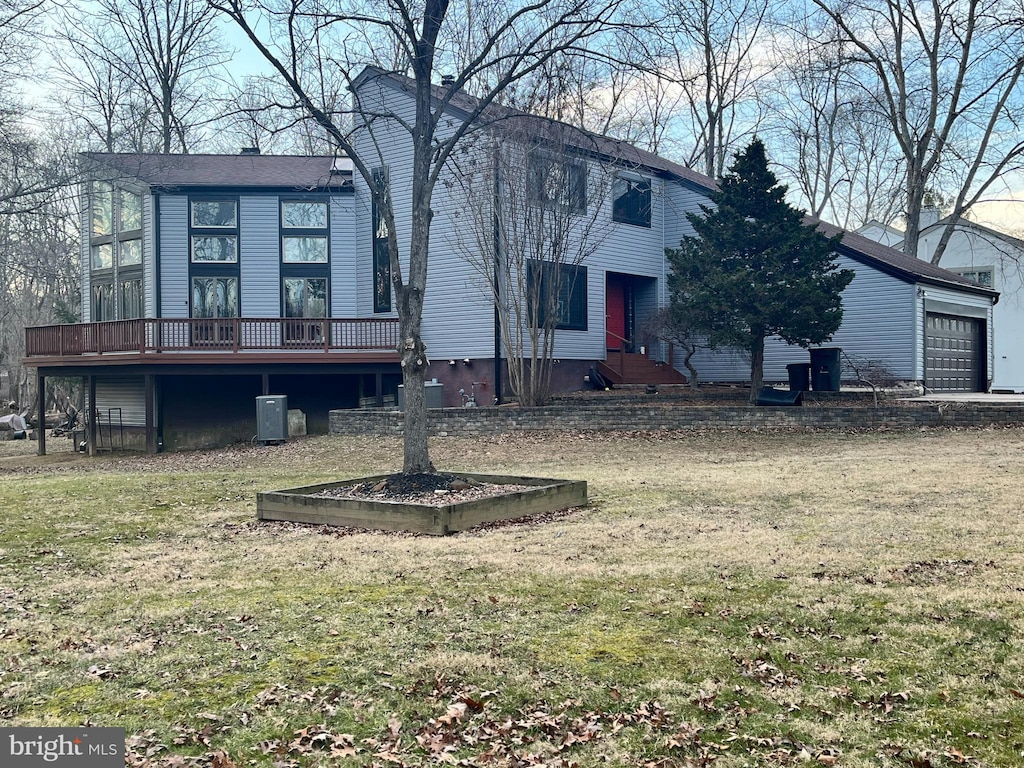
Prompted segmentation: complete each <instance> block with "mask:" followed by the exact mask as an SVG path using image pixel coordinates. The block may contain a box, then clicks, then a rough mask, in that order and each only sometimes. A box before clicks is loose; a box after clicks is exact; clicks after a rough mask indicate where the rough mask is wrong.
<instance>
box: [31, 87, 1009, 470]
mask: <svg viewBox="0 0 1024 768" xmlns="http://www.w3.org/2000/svg"><path fill="white" fill-rule="evenodd" d="M357 90H358V95H359V98H360V99H361V100H362V102H363V104H364V105H367V109H369V110H371V111H373V112H374V113H375V114H377V115H380V114H382V113H391V114H395V115H402V114H403V113H408V112H409V111H410V110H411V109H412V93H411V91H410V89H409V87H408V83H407V81H406V80H404V78H402V77H399V76H395V75H392V74H388V73H384V72H381V71H379V70H376V69H368V70H367V71H366V73H364V75H363V77H361V78H360V79H359V80H358V81H357ZM471 106H472V101H471V99H470V97H468V96H464V95H461V94H459V96H458V98H454V99H451V101H450V103H449V104H448V105H447V106H446V108H445V109H446V111H447V116H446V117H447V119H449V120H451V121H458V120H460V119H465V116H466V114H467V113H468V112H467V110H468V109H469V108H471ZM499 113H500V114H499ZM485 116H487V117H488V118H490V117H491V116H497V117H499V118H500V119H495V120H494V121H493V125H491V126H487V127H486V130H482V131H481V134H480V135H488V132H490V135H492V136H493V135H494V131H500V130H504V129H503V128H501V126H507V125H509V124H510V118H516V119H518V122H519V128H520V130H519V132H518V133H517V134H516V136H517V140H520V141H524V140H525V141H527V142H529V141H530V139H529V132H530V130H531V129H530V127H529V126H532V125H536V126H538V127H537V129H536V130H537V135H538V139H537V143H539V144H543V143H544V141H545V140H546V138H547V137H546V134H545V129H544V128H543V127H542V126H543V125H544V123H543V122H542V121H538V120H535V119H531V118H528V116H525V115H522V114H521V113H510V112H509V111H508V110H503V109H500V108H497V107H495V108H493V109H492V110H491V111H489V112H488V113H485ZM524 125H525V126H526V132H525V134H524V132H523V130H522V129H523V126H524ZM373 131H374V133H373V137H372V138H373V142H372V146H373V148H374V149H372V150H371V148H370V147H371V143H370V137H369V136H368V135H365V136H364V139H365V141H364V145H363V147H361V150H364V151H365V154H363V156H364V157H368V156H370V155H369V153H370V152H371V151H379V157H378V165H377V166H376V168H375V172H376V173H380V174H385V175H386V179H387V184H388V189H389V192H390V195H391V198H392V201H393V205H394V207H395V213H396V226H397V228H398V232H397V235H398V239H399V244H400V247H404V243H403V238H407V232H408V223H409V208H410V195H411V183H410V173H411V167H410V166H411V162H410V157H411V152H410V147H409V144H408V137H407V134H405V133H403V131H401V130H396V129H395V125H391V126H390V127H389V126H388V125H387V121H382V120H380V119H378V120H376V121H375V124H374V128H373ZM561 135H562V138H563V142H564V144H565V146H564V147H563V148H562V154H563V156H565V155H567V156H568V157H569V158H570V159H569V160H568V161H567V160H564V159H562V160H559V161H558V162H560V163H565V162H571V163H572V173H570V174H567V175H566V178H571V179H582V180H583V181H581V183H582V184H591V183H592V182H591V181H588V180H597V179H602V180H603V181H602V184H601V185H599V186H601V188H602V189H603V190H604V191H603V193H602V194H595V195H592V196H589V195H583V196H581V197H582V199H576V198H574V202H573V205H577V206H579V208H578V211H579V213H580V215H584V214H585V215H587V216H589V217H590V220H591V221H593V222H595V226H596V227H598V229H599V233H600V234H599V237H596V238H595V239H594V244H593V247H592V248H589V249H588V252H587V254H586V258H585V259H582V260H581V261H579V263H578V264H576V265H574V266H573V268H572V270H571V271H570V272H569V273H567V274H569V275H570V278H569V282H570V283H571V286H572V290H571V292H567V294H566V301H565V302H562V303H560V305H559V313H560V317H559V329H558V330H557V332H556V337H555V350H554V357H555V358H556V360H557V363H556V366H555V368H556V374H555V383H556V387H557V388H559V389H563V390H569V389H579V388H580V387H582V386H583V384H584V376H585V375H586V373H587V372H588V371H589V370H590V368H591V367H600V370H601V371H602V372H603V373H604V374H605V375H606V376H607V377H608V378H609V379H611V380H612V381H615V382H619V383H627V382H635V383H650V382H657V381H659V380H660V381H682V380H683V379H682V378H681V376H679V374H678V373H676V372H675V371H673V370H671V368H670V367H669V366H667V365H664V364H662V365H659V364H658V363H664V362H666V361H668V360H670V359H671V356H670V350H669V348H668V346H667V345H666V344H665V343H663V342H661V341H659V340H657V339H652V338H646V337H644V336H643V329H644V327H645V323H646V320H647V319H648V318H649V317H650V316H651V315H652V314H653V313H654V312H655V311H656V310H657V309H658V308H659V307H662V306H664V305H665V304H666V303H667V301H668V296H667V279H666V278H667V269H668V266H667V262H666V259H665V248H666V247H670V246H674V245H676V244H678V242H679V241H680V239H681V238H682V237H685V236H686V235H687V234H689V233H690V228H689V225H688V222H687V220H686V217H685V214H686V212H688V211H697V210H699V209H698V206H699V205H700V204H701V203H705V204H706V203H707V193H708V191H709V190H711V189H713V184H714V182H713V181H712V180H711V179H709V178H707V177H705V176H702V175H700V174H697V173H694V172H693V171H691V170H689V169H687V168H684V167H682V166H680V165H677V164H675V163H672V162H670V161H668V160H666V159H664V158H661V157H658V156H656V155H653V154H651V153H648V152H644V151H642V150H640V149H638V148H636V147H633V146H631V145H628V144H625V143H623V142H619V141H616V140H613V139H610V138H607V137H603V136H597V135H594V134H590V133H586V132H583V131H578V130H575V129H568V128H567V129H565V130H564V131H563V132H562V134H561ZM524 136H526V137H527V138H525V139H524V138H523V137H524ZM565 137H568V141H565ZM483 146H485V144H474V143H472V142H468V143H467V154H469V155H472V153H474V152H477V153H478V155H479V158H478V159H480V162H483V163H486V162H487V157H489V155H487V154H486V153H484V152H483V151H482V149H481V148H482V147H483ZM535 156H536V157H542V158H543V157H545V156H544V155H543V154H537V155H535ZM82 162H83V168H84V170H85V171H86V173H87V174H88V180H87V181H86V183H84V184H83V188H82V203H83V204H82V211H83V213H82V222H81V230H82V298H83V318H82V322H81V323H77V324H71V325H57V326H47V327H41V328H29V329H27V331H26V349H27V358H26V363H27V364H28V365H30V366H34V367H35V368H36V369H37V371H38V379H39V384H40V392H42V391H43V384H44V383H45V380H46V378H48V377H51V376H73V377H81V378H83V379H84V380H85V381H86V382H87V386H88V389H89V393H90V398H89V401H90V402H91V403H93V404H94V406H93V411H94V414H95V417H96V421H97V423H98V424H99V426H100V428H101V429H100V433H99V435H98V442H99V443H100V444H101V446H102V444H103V440H104V436H105V435H106V436H107V439H108V440H112V439H113V437H112V435H113V433H114V431H115V430H116V431H117V432H118V435H119V437H120V439H121V440H122V441H124V440H125V438H124V435H127V436H128V437H127V444H128V445H133V446H135V447H145V448H146V449H147V450H149V451H156V450H159V449H161V448H162V447H163V448H167V449H176V448H183V447H200V446H206V445H213V444H223V443H226V442H231V441H237V440H248V439H250V438H252V437H253V436H254V434H255V431H256V425H255V421H256V414H255V407H254V399H255V398H256V397H257V396H259V395H265V394H275V395H280V394H283V395H287V396H288V403H289V407H290V408H297V409H300V410H302V411H303V412H304V413H305V414H306V417H307V422H308V426H309V429H310V431H314V432H315V431H325V430H326V426H327V412H328V410H330V409H334V408H355V407H359V406H361V405H362V406H372V405H378V406H379V405H384V404H386V403H390V402H392V401H393V399H394V397H395V395H396V393H397V387H398V384H399V383H400V381H401V377H400V372H399V365H398V355H397V353H396V351H395V349H396V345H397V342H398V338H397V336H398V323H397V318H396V314H395V312H394V308H393V306H392V302H391V294H390V288H389V284H388V280H387V262H386V259H384V258H383V257H382V253H381V250H380V249H379V247H378V243H377V241H378V240H379V239H380V234H381V233H380V226H379V225H380V217H379V216H378V215H377V212H376V211H375V210H374V205H373V203H372V201H371V198H370V195H369V194H368V191H367V189H366V187H365V184H364V182H363V180H362V177H361V176H360V175H359V174H354V173H353V170H352V165H351V162H350V161H349V160H348V159H347V158H333V157H296V156H267V155H261V154H259V153H258V152H257V151H255V150H248V151H243V152H242V153H241V154H238V155H134V154H127V155H126V154H101V153H86V154H84V155H83V156H82ZM530 162H533V161H530ZM544 162H547V163H550V162H551V160H550V157H549V158H548V159H547V160H544ZM460 167H461V168H466V167H468V166H467V159H466V157H460V161H459V163H458V164H453V165H452V167H451V168H449V169H448V171H447V172H448V173H449V174H450V176H449V179H448V180H447V181H449V182H451V183H440V184H439V185H438V186H437V189H436V191H435V197H434V199H433V203H432V207H433V211H434V217H433V223H432V231H431V251H430V272H429V278H428V286H427V298H426V306H425V310H424V322H423V332H424V339H425V341H426V343H427V347H428V354H429V355H430V359H431V361H432V362H431V366H430V370H429V374H428V380H429V379H436V380H437V383H438V384H441V385H443V386H442V388H441V389H443V392H444V402H443V404H444V405H447V406H454V405H459V404H460V403H461V399H460V398H459V394H458V393H459V390H460V389H466V390H469V389H470V388H471V387H472V388H473V389H474V390H475V392H476V395H477V401H478V402H479V403H481V404H487V403H490V402H491V400H492V398H493V397H495V396H496V395H497V394H498V393H499V391H500V390H501V387H502V385H503V379H504V361H503V354H502V352H501V340H500V338H499V334H496V332H495V330H496V329H495V312H494V304H493V299H492V297H491V294H490V293H489V291H487V290H485V289H484V288H483V287H482V285H481V279H480V275H479V271H478V270H476V269H474V267H473V265H472V264H471V263H470V260H469V259H467V251H466V239H465V236H464V234H465V228H466V215H465V212H466V210H467V209H469V208H471V207H472V206H474V205H479V200H477V199H467V189H466V187H465V186H464V185H461V184H459V183H456V182H458V180H459V179H458V177H457V176H458V174H459V173H460V170H459V169H460ZM531 173H532V171H531ZM534 176H536V174H535V175H534ZM588 188H589V187H588ZM594 188H595V189H596V187H594ZM499 189H500V186H499ZM500 197H501V193H500V192H499V195H498V196H497V198H498V199H500ZM499 205H500V203H499ZM822 227H823V229H825V230H826V231H828V232H829V233H831V232H832V231H833V229H832V228H830V227H828V226H827V225H822ZM484 256H486V257H488V258H497V259H499V260H500V258H501V254H500V253H493V254H484ZM840 260H841V262H842V266H845V267H849V268H851V269H853V270H854V271H855V272H856V277H855V279H854V281H853V283H852V284H851V285H850V286H849V288H848V289H847V290H846V292H845V293H844V308H845V320H844V323H843V326H842V328H841V329H840V331H839V332H838V333H837V334H836V337H835V339H834V340H833V344H834V345H836V346H841V347H843V348H845V349H847V350H850V351H852V352H855V353H856V354H860V355H864V356H868V357H871V358H874V359H883V360H885V361H886V364H887V365H888V366H889V367H890V369H891V370H892V371H893V372H894V373H895V374H896V375H897V376H898V377H899V378H901V379H905V380H908V381H916V382H921V383H923V384H925V385H926V386H930V387H932V388H935V389H971V390H982V389H985V388H986V386H987V381H988V377H989V374H988V371H990V370H991V352H990V349H991V343H990V339H991V318H992V304H993V303H994V302H995V300H996V298H997V294H996V293H995V292H993V291H992V290H989V289H987V288H984V287H982V286H979V285H977V284H975V283H973V282H971V281H969V280H967V279H965V278H962V277H959V276H957V275H954V274H952V273H949V272H946V271H944V270H942V269H939V268H937V267H932V266H931V265H929V264H926V263H924V262H921V261H918V260H915V259H910V258H907V257H905V256H904V255H903V254H902V253H900V252H898V251H895V250H892V249H890V248H886V247H885V246H882V245H879V244H877V243H874V242H872V241H870V240H867V239H866V238H862V237H859V236H856V235H851V234H847V235H846V237H845V238H844V240H843V242H842V245H841V246H840ZM806 356H807V353H806V351H804V350H800V349H794V348H790V347H788V346H787V345H784V344H782V343H770V344H769V345H768V347H767V349H766V369H765V374H766V380H771V379H773V378H774V379H779V380H784V379H785V365H786V364H787V363H790V362H794V361H801V360H806ZM700 370H701V374H702V378H707V379H709V380H719V381H743V380H744V379H745V378H746V377H747V375H748V368H747V366H746V365H745V363H744V361H743V360H741V359H739V358H737V357H736V356H735V355H730V354H728V353H716V354H713V355H706V356H705V357H704V359H703V360H701V363H700ZM953 372H955V373H953ZM504 394H509V393H507V391H506V392H505V393H504ZM104 430H106V431H104ZM40 449H41V450H45V444H44V443H42V438H41V445H40Z"/></svg>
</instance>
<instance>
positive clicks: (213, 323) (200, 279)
mask: <svg viewBox="0 0 1024 768" xmlns="http://www.w3.org/2000/svg"><path fill="white" fill-rule="evenodd" d="M238 231H239V227H238V200H236V199H230V198H223V197H217V198H202V197H200V198H190V199H189V250H190V254H191V258H190V259H189V262H190V264H189V277H190V281H191V289H192V290H191V292H190V293H191V296H190V298H191V305H192V306H191V316H192V317H193V318H199V319H202V320H204V321H206V322H202V323H195V324H193V327H192V343H193V344H195V345H196V346H205V345H211V344H228V343H231V342H232V341H233V340H234V333H235V324H234V321H232V320H231V318H235V317H238V305H239V300H238V287H239V269H238Z"/></svg>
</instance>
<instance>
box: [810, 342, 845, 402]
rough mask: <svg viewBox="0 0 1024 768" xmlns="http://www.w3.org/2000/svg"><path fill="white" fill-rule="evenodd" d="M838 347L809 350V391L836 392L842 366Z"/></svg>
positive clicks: (840, 351)
mask: <svg viewBox="0 0 1024 768" xmlns="http://www.w3.org/2000/svg"><path fill="white" fill-rule="evenodd" d="M842 351H843V350H842V349H840V348H839V347H826V348H824V349H812V350H811V389H813V390H815V391H816V392H838V391H839V374H840V373H841V369H842V364H841V363H840V359H839V356H840V354H841V353H842Z"/></svg>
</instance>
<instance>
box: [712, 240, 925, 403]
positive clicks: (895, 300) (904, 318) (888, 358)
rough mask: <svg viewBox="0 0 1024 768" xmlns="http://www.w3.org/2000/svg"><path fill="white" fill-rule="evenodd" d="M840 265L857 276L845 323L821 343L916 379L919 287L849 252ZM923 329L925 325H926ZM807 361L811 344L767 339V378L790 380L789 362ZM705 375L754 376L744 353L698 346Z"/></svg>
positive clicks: (740, 378)
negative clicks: (787, 367)
mask: <svg viewBox="0 0 1024 768" xmlns="http://www.w3.org/2000/svg"><path fill="white" fill-rule="evenodd" d="M837 261H838V265H839V267H840V268H842V269H852V270H854V272H855V273H856V274H855V277H854V279H853V282H851V283H850V285H849V286H847V288H846V290H845V291H843V323H842V325H841V326H840V327H839V330H838V331H836V333H835V335H834V336H833V337H832V339H831V340H830V341H828V342H826V343H825V344H821V345H820V346H822V347H840V348H842V349H843V350H844V351H845V352H846V354H848V355H851V356H857V357H861V358H867V359H871V360H877V361H880V362H882V363H884V364H885V365H886V366H887V367H888V368H889V369H890V370H891V371H892V373H893V374H894V376H896V378H898V379H902V380H916V379H918V378H920V377H919V376H918V375H917V370H918V369H919V366H920V363H919V358H920V356H921V355H920V351H919V345H918V343H917V339H916V336H917V334H916V333H915V328H918V327H922V328H923V326H919V324H918V322H917V320H916V317H915V313H916V311H917V310H916V305H917V303H918V302H917V288H916V285H915V284H913V283H910V282H906V281H903V280H900V279H899V278H896V277H893V276H891V275H889V274H887V273H885V272H882V271H880V270H877V269H874V268H872V267H869V266H867V265H865V264H862V263H860V262H857V261H854V260H853V259H850V258H847V257H845V256H840V257H839V258H838V260H837ZM922 333H923V330H922ZM808 361H809V354H808V352H807V350H805V349H803V348H801V347H798V346H793V345H789V344H786V343H785V342H784V341H782V340H781V339H779V338H777V337H773V338H769V339H766V341H765V351H764V380H765V382H766V383H771V382H783V381H787V379H788V374H787V371H786V365H787V364H789V363H804V362H808ZM694 362H695V364H696V367H697V370H698V371H699V372H700V378H701V380H702V381H744V382H745V381H750V361H749V356H748V355H747V354H746V353H739V352H736V351H733V350H723V351H720V352H717V353H712V352H708V351H701V352H699V353H698V354H697V355H696V356H695V358H694Z"/></svg>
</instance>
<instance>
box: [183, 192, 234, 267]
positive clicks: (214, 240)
mask: <svg viewBox="0 0 1024 768" xmlns="http://www.w3.org/2000/svg"><path fill="white" fill-rule="evenodd" d="M191 210H192V213H191V218H190V223H191V231H190V242H191V251H192V263H193V264H203V263H211V262H220V263H229V264H232V263H235V262H237V261H238V201H237V200H192V201H191Z"/></svg>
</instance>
